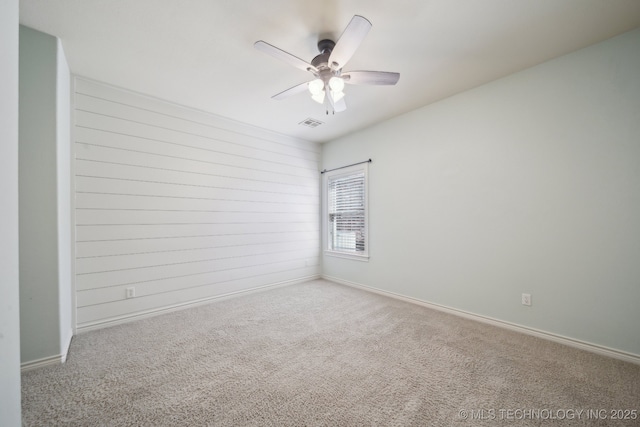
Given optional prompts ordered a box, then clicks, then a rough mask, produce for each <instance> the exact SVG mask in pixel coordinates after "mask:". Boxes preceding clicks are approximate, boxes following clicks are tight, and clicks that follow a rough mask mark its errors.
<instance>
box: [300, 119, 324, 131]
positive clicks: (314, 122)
mask: <svg viewBox="0 0 640 427" xmlns="http://www.w3.org/2000/svg"><path fill="white" fill-rule="evenodd" d="M298 124H299V125H302V126H307V127H310V128H317V127H318V126H320V125H321V124H323V123H322V122H321V121H320V120H316V119H312V118H311V117H309V118H306V119H304V120H303V121H301V122H300V123H298Z"/></svg>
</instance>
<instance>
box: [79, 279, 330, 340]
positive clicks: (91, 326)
mask: <svg viewBox="0 0 640 427" xmlns="http://www.w3.org/2000/svg"><path fill="white" fill-rule="evenodd" d="M319 278H320V275H319V274H316V275H313V276H306V277H300V278H297V279H292V280H286V281H284V282H277V283H272V284H270V285H263V286H257V287H255V288H250V289H245V290H242V291H236V292H229V293H226V294H222V295H216V296H212V297H207V298H202V299H198V300H195V301H189V302H185V303H180V304H172V305H169V306H166V307H162V308H158V309H153V310H146V311H141V312H138V313H135V314H128V315H125V316H118V317H112V318H109V319H105V320H100V321H97V322H89V323H83V324H81V325H77V326H76V333H83V332H89V331H93V330H96V329H102V328H106V327H109V326H115V325H119V324H122V323H128V322H132V321H135V320H140V319H145V318H148V317H153V316H158V315H161V314H166V313H171V312H173V311H178V310H184V309H186V308H191V307H197V306H199V305H204V304H210V303H212V302H213V301H220V300H224V299H228V298H235V297H238V296H241V295H248V294H251V293H254V292H263V291H266V290H269V289H274V288H280V287H284V286H291V285H295V284H298V283H303V282H308V281H310V280H317V279H319Z"/></svg>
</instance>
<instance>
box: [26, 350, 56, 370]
mask: <svg viewBox="0 0 640 427" xmlns="http://www.w3.org/2000/svg"><path fill="white" fill-rule="evenodd" d="M65 360H67V353H64V354H56V355H55V356H49V357H43V358H42V359H37V360H30V361H28V362H23V363H21V364H20V372H27V371H31V370H33V369H38V368H44V367H45V366H53V365H60V364H62V363H64V362H65Z"/></svg>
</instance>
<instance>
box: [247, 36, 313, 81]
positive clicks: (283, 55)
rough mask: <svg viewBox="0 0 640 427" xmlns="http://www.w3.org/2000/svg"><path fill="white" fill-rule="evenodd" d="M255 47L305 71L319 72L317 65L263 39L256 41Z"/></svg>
mask: <svg viewBox="0 0 640 427" xmlns="http://www.w3.org/2000/svg"><path fill="white" fill-rule="evenodd" d="M253 47H255V48H256V49H258V50H259V51H262V52H264V53H266V54H268V55H271V56H273V57H274V58H277V59H279V60H281V61H284V62H286V63H288V64H290V65H293V66H294V67H296V68H300V69H301V70H304V71H310V72H312V73H314V74H316V73H317V72H318V69H317V68H316V67H314V66H313V65H311V64H309V63H308V62H306V61H304V60H302V59H300V58H298V57H297V56H294V55H292V54H290V53H289V52H285V51H284V50H282V49H278V48H277V47H275V46H273V45H271V44H269V43H267V42H265V41H262V40H258V41H257V42H255V43H254V44H253Z"/></svg>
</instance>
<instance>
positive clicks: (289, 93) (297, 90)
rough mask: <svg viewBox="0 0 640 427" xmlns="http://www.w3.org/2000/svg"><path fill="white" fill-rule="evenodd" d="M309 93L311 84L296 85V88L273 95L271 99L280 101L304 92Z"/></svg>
mask: <svg viewBox="0 0 640 427" xmlns="http://www.w3.org/2000/svg"><path fill="white" fill-rule="evenodd" d="M308 91H309V82H304V83H300V84H299V85H295V86H294V87H290V88H289V89H287V90H283V91H282V92H280V93H278V94H276V95H273V96H272V97H271V98H273V99H277V100H278V101H280V100H282V99H285V98H288V97H290V96H293V95H297V94H299V93H302V92H308Z"/></svg>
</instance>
